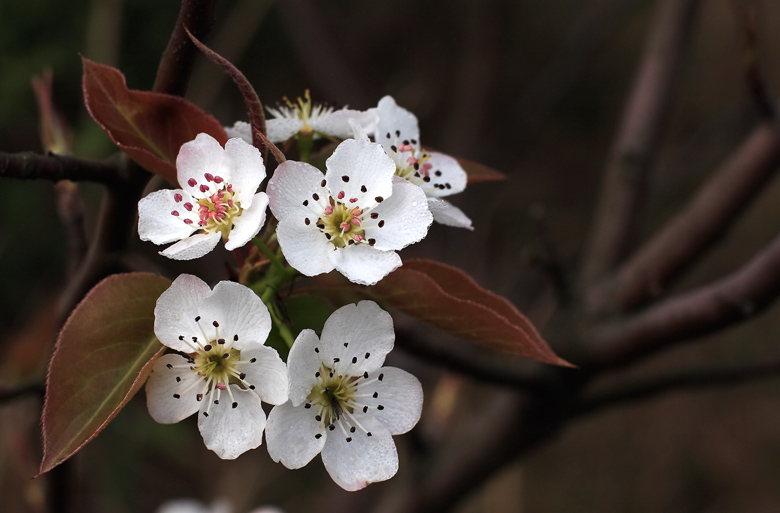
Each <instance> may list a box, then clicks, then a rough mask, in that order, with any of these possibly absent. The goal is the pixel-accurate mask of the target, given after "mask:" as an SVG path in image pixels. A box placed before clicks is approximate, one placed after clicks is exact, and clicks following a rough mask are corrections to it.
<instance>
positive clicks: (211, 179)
mask: <svg viewBox="0 0 780 513" xmlns="http://www.w3.org/2000/svg"><path fill="white" fill-rule="evenodd" d="M176 173H177V178H178V181H179V185H180V186H181V187H182V188H181V189H175V190H170V189H166V190H161V191H156V192H153V193H151V194H149V195H147V196H146V197H144V198H143V199H141V201H140V202H139V203H138V234H139V235H140V237H141V240H149V241H152V242H154V243H155V244H167V243H169V242H174V241H178V242H176V244H174V245H172V246H170V247H169V248H167V249H165V250H164V251H161V252H160V254H161V255H164V256H166V257H168V258H172V259H175V260H191V259H194V258H199V257H201V256H203V255H205V254H206V253H208V252H209V251H211V250H212V249H214V247H215V246H216V245H217V242H219V239H223V240H225V248H226V249H228V250H233V249H236V248H240V247H242V246H244V245H245V244H246V243H247V242H249V241H250V240H251V239H252V238H253V237H254V236H255V235H257V233H258V232H259V231H260V228H262V226H263V224H264V223H265V211H266V207H267V206H268V196H267V195H266V194H265V193H264V192H257V188H258V187H259V186H260V182H262V181H263V179H264V178H265V165H264V164H263V158H262V156H261V155H260V152H259V151H258V150H257V148H254V147H253V146H252V145H251V144H247V143H246V142H244V141H243V140H241V139H239V138H233V139H230V140H228V142H227V144H225V148H224V149H223V148H222V146H221V145H220V144H219V142H217V140H216V139H214V138H213V137H211V136H210V135H208V134H198V136H197V137H196V138H195V140H193V141H190V142H187V143H185V144H183V145H182V147H181V149H180V150H179V155H178V156H177V157H176ZM195 232H197V233H195ZM193 233H194V235H193Z"/></svg>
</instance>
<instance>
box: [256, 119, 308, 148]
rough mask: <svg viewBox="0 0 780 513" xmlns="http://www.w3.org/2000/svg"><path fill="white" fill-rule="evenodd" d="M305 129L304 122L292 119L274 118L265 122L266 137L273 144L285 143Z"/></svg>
mask: <svg viewBox="0 0 780 513" xmlns="http://www.w3.org/2000/svg"><path fill="white" fill-rule="evenodd" d="M301 128H303V121H301V120H300V119H291V118H272V119H266V120H265V130H266V137H268V140H269V141H271V142H272V143H280V142H284V141H286V140H287V139H289V138H290V137H292V136H294V135H296V134H297V133H298V131H299V130H300V129H301Z"/></svg>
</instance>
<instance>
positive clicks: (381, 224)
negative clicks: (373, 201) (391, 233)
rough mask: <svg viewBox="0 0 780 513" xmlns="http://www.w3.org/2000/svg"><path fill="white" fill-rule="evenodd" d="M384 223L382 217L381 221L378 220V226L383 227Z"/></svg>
mask: <svg viewBox="0 0 780 513" xmlns="http://www.w3.org/2000/svg"><path fill="white" fill-rule="evenodd" d="M384 225H385V220H384V219H382V220H381V221H379V227H380V228H381V227H383V226H384Z"/></svg>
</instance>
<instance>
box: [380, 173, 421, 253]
mask: <svg viewBox="0 0 780 513" xmlns="http://www.w3.org/2000/svg"><path fill="white" fill-rule="evenodd" d="M372 213H376V214H379V217H378V218H377V219H376V221H374V220H371V221H370V223H365V224H366V228H365V230H366V239H368V240H370V239H374V240H376V244H374V248H376V249H379V250H398V249H402V248H405V247H406V246H408V245H409V244H413V243H415V242H418V241H420V240H422V239H423V238H424V237H425V236H426V235H427V234H428V228H429V227H430V226H431V223H432V222H433V215H432V214H431V212H430V210H428V200H427V198H426V197H425V193H424V192H423V191H422V190H421V189H420V188H419V187H417V186H416V185H414V184H412V183H409V182H407V181H406V180H403V179H398V180H396V181H395V182H394V183H393V195H392V196H390V197H389V198H387V199H385V201H383V202H382V203H380V204H379V205H377V207H376V208H375V209H374V210H373V211H372ZM381 221H384V223H383V226H382V227H381V228H380V227H379V224H380V223H381Z"/></svg>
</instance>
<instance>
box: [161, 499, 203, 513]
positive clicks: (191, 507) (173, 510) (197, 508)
mask: <svg viewBox="0 0 780 513" xmlns="http://www.w3.org/2000/svg"><path fill="white" fill-rule="evenodd" d="M156 513H214V511H213V510H212V508H210V507H208V506H206V505H205V504H203V503H200V502H198V501H196V500H193V499H176V500H172V501H167V502H164V503H163V504H161V505H160V507H159V508H157V511H156Z"/></svg>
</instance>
